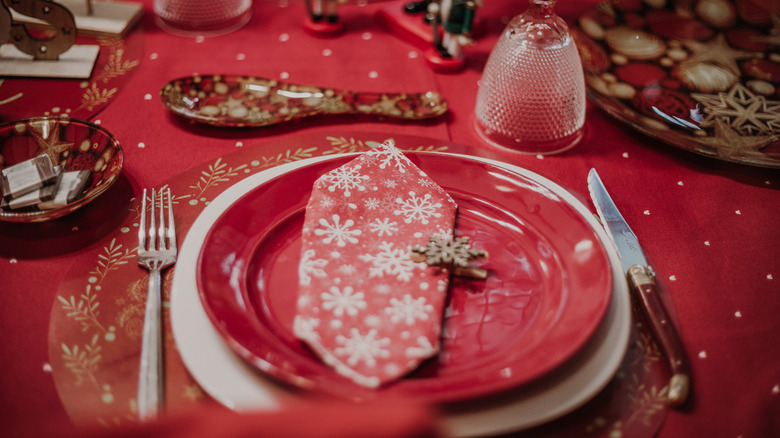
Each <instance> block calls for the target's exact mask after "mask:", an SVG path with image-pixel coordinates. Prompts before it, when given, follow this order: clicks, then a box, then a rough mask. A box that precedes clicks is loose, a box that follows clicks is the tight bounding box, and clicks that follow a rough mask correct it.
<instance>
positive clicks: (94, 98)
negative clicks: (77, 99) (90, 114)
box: [76, 82, 118, 111]
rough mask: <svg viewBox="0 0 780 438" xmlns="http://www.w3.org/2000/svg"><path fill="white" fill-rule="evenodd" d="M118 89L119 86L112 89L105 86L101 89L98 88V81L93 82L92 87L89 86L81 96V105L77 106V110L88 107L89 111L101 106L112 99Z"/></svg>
mask: <svg viewBox="0 0 780 438" xmlns="http://www.w3.org/2000/svg"><path fill="white" fill-rule="evenodd" d="M117 91H118V88H116V87H114V88H112V89H108V88H104V89H100V88H98V86H97V84H96V83H94V82H93V83H92V84H91V87H89V88H87V90H86V91H84V95H82V96H81V105H79V106H78V108H76V110H80V109H82V108H86V109H87V110H89V111H92V110H93V109H95V107H97V106H100V105H102V104H104V103H106V102H108V101H109V99H111V97H113V96H114V94H116V92H117Z"/></svg>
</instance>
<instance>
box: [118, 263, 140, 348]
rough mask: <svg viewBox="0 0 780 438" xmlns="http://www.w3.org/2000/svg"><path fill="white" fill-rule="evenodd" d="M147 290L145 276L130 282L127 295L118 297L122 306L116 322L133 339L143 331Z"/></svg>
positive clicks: (137, 337) (138, 336)
mask: <svg viewBox="0 0 780 438" xmlns="http://www.w3.org/2000/svg"><path fill="white" fill-rule="evenodd" d="M146 291H147V279H146V278H143V279H140V280H136V281H134V282H132V283H131V284H129V285H128V286H127V290H126V293H125V296H123V297H119V298H117V299H116V303H117V304H118V305H119V308H120V310H119V314H118V315H117V316H116V322H117V324H119V326H120V327H122V328H123V329H124V330H125V333H126V334H127V336H128V337H129V338H130V339H133V340H135V339H139V338H140V337H141V334H142V333H143V329H144V311H145V310H144V309H145V306H144V303H145V302H146V293H147V292H146Z"/></svg>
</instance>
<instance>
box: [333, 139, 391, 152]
mask: <svg viewBox="0 0 780 438" xmlns="http://www.w3.org/2000/svg"><path fill="white" fill-rule="evenodd" d="M326 139H327V140H328V141H329V142H330V145H331V146H333V148H332V149H330V150H327V151H325V152H323V153H322V155H330V154H344V153H349V152H360V151H366V150H369V149H371V148H372V146H371V144H369V143H376V146H378V145H379V143H377V142H363V141H361V140H355V139H354V138H350V139H347V138H345V137H326Z"/></svg>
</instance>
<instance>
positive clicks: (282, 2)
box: [276, 0, 290, 8]
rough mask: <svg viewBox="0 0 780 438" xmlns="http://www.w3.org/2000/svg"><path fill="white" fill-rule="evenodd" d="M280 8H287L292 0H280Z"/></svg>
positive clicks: (278, 3)
mask: <svg viewBox="0 0 780 438" xmlns="http://www.w3.org/2000/svg"><path fill="white" fill-rule="evenodd" d="M276 4H277V5H278V6H279V7H280V8H286V7H287V6H289V5H290V2H289V1H288V0H279V2H277V3H276Z"/></svg>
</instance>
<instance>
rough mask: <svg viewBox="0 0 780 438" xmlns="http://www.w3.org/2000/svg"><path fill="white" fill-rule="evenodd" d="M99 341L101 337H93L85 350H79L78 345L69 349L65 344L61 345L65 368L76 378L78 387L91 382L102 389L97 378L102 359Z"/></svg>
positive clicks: (85, 346)
mask: <svg viewBox="0 0 780 438" xmlns="http://www.w3.org/2000/svg"><path fill="white" fill-rule="evenodd" d="M99 340H100V336H98V335H95V336H93V337H92V341H91V342H90V343H89V344H85V345H84V347H83V348H79V346H78V345H74V346H73V347H68V346H67V345H66V344H65V343H64V342H63V343H62V344H61V347H62V351H63V354H62V358H63V359H64V360H65V367H67V368H68V369H69V370H70V371H71V372H72V373H73V374H74V375H75V376H76V386H80V385H81V384H82V383H84V382H89V383H92V384H93V385H94V386H95V387H97V388H100V384H99V383H98V380H97V377H95V374H96V373H97V371H98V363H99V362H100V359H101V357H102V356H101V354H100V350H101V348H102V347H101V346H100V345H99V344H98V341H99Z"/></svg>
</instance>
